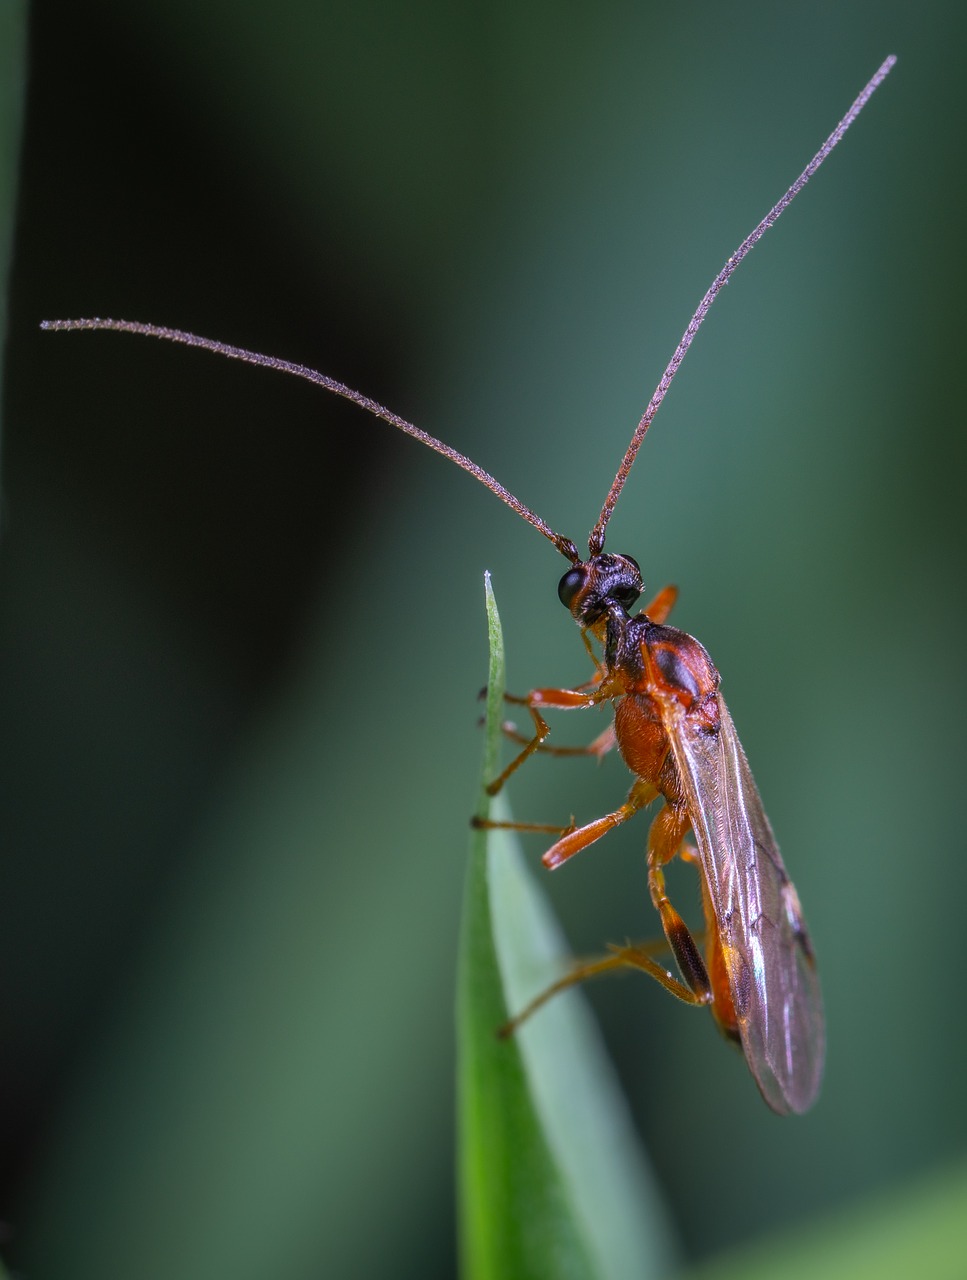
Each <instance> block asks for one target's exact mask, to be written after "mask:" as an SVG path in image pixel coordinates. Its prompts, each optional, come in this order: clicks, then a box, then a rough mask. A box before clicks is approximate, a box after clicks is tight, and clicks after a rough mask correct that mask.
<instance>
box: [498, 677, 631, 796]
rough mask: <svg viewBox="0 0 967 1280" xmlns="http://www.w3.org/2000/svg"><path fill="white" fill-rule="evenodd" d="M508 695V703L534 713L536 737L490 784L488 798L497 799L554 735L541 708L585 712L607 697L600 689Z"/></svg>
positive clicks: (535, 691)
mask: <svg viewBox="0 0 967 1280" xmlns="http://www.w3.org/2000/svg"><path fill="white" fill-rule="evenodd" d="M505 696H506V700H507V701H508V702H513V703H515V704H516V705H519V706H525V707H526V708H527V710H528V711H529V712H530V715H531V719H532V720H533V721H534V736H533V738H530V739H529V740H528V741H527V742H526V745H525V746H524V748H523V750H522V751H520V752H519V753H518V754H517V755H516V756H514V758H513V760H511V762H510V764H509V765H508V766H507V768H506V769H504V771H503V773H501V774H500V775H499V776H498V777H496V778H494V780H493V782H490V783H488V784H487V795H488V796H495V795H496V794H497V792H498V791H500V789H501V788H502V787H503V785H504V783H505V782H506V781H507V779H508V778H509V777H510V775H511V774H512V773H516V772H517V770H518V769H519V768H520V766H521V765H522V764H523V763H524V761H525V760H527V759H529V758H530V756H532V755H533V754H534V752H535V751H537V750H539V749H540V747H541V746H542V744H543V742H544V740H545V739H546V737H547V735H548V734H549V733H550V731H551V726H550V725H549V724H548V723H547V721H546V720H545V719H544V717H543V716H542V715H541V713H540V711H539V710H538V707H554V708H556V709H558V710H563V711H570V710H583V709H584V708H585V707H596V706H597V705H598V703H599V702H602V701H604V698H605V696H606V695H605V694H603V693H602V691H601V689H600V688H597V689H595V690H593V691H592V692H591V693H582V692H581V690H580V689H532V690H531V692H530V693H529V694H528V695H527V697H526V698H515V697H513V696H508V695H505Z"/></svg>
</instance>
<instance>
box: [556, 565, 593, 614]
mask: <svg viewBox="0 0 967 1280" xmlns="http://www.w3.org/2000/svg"><path fill="white" fill-rule="evenodd" d="M586 582H587V574H586V572H585V571H584V569H583V568H582V567H581V566H580V565H577V566H575V568H573V569H568V571H567V573H566V574H565V575H564V577H563V578H562V579H561V581H560V582H559V583H558V584H557V594H558V597H559V598H560V601H561V604H562V605H563V606H564V608H565V609H570V607H571V606H572V605H573V604H574V601H575V600H576V599H577V598H578V596H579V595H580V594H581V592H582V591H583V589H584V585H585V583H586Z"/></svg>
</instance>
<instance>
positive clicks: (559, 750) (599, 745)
mask: <svg viewBox="0 0 967 1280" xmlns="http://www.w3.org/2000/svg"><path fill="white" fill-rule="evenodd" d="M500 728H501V732H502V733H503V735H504V737H505V738H509V739H510V740H511V742H517V743H521V744H522V745H524V746H526V745H527V744H528V743H529V742H530V738H527V737H525V736H524V734H522V733H521V732H520V730H519V729H518V728H517V726H516V725H515V724H513V723H511V721H510V720H505V721H504V723H503V724H502V725H501V726H500ZM616 743H617V738H616V737H615V732H614V725H613V724H609V725H608V727H607V728H606V729H604V730H603V731H602V732H601V733H599V734H598V736H597V737H596V738H594V739H593V740H592V741H591V742H589V743H587V744H586V745H585V746H583V747H549V746H547V744H546V743H543V742H542V743H541V744H540V746H538V747H537V750H538V751H539V752H541V754H542V755H548V756H597V757H598V759H599V760H600V759H601V758H602V757H603V756H606V755H607V754H608V752H609V751H611V750H612V749H613V747H614V746H615V744H616Z"/></svg>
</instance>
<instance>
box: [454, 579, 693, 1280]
mask: <svg viewBox="0 0 967 1280" xmlns="http://www.w3.org/2000/svg"><path fill="white" fill-rule="evenodd" d="M486 592H487V615H488V625H489V632H490V674H489V683H488V699H487V745H486V748H485V753H484V779H485V780H486V779H488V778H492V777H494V776H495V775H496V772H497V767H496V762H497V757H498V752H499V743H500V722H501V715H502V702H503V689H504V654H503V645H502V640H501V631H500V620H499V618H498V615H497V609H496V604H495V602H494V598H493V593H492V591H491V587H490V580H489V576H488V577H487V580H486ZM487 808H488V806H487V801H486V797H485V798H484V800H483V801H482V805H481V809H480V810H479V812H480V813H481V815H482V816H483V815H485V814H486V812H487ZM498 812H499V816H500V817H501V818H506V816H507V809H506V806H505V805H503V804H501V805H500V806H499V810H498ZM567 965H568V956H567V952H566V949H565V947H564V944H563V941H562V939H561V936H560V933H559V930H558V928H557V926H556V924H555V922H554V920H553V918H552V917H551V915H550V913H549V910H548V908H547V906H546V905H545V903H544V901H543V898H542V895H541V894H540V893H539V891H538V890H537V888H536V886H535V885H534V883H533V881H532V879H531V877H530V875H529V874H528V872H527V870H526V867H525V865H524V862H523V860H522V858H521V855H520V851H519V849H518V847H517V842H516V840H515V839H514V838H513V837H512V836H511V834H510V833H508V832H504V831H490V832H484V831H481V832H478V833H476V834H475V836H474V839H473V842H472V847H471V858H470V868H469V873H468V877H467V886H466V895H465V901H464V917H463V936H462V950H461V957H460V976H459V985H458V1011H457V1034H458V1052H459V1064H458V1073H459V1074H458V1107H459V1140H460V1144H461V1149H460V1157H459V1165H460V1178H461V1187H460V1213H461V1235H462V1239H461V1246H462V1261H463V1270H464V1275H465V1276H466V1277H467V1278H468V1280H487V1278H488V1277H506V1276H514V1277H520V1278H524V1277H530V1276H533V1277H547V1278H556V1277H616V1278H617V1277H622V1278H626V1277H629V1276H635V1277H648V1276H655V1275H664V1274H667V1273H668V1272H669V1270H670V1269H671V1259H672V1256H673V1251H672V1247H671V1235H670V1231H669V1227H668V1223H667V1219H666V1215H665V1210H664V1206H663V1203H662V1201H661V1197H660V1195H659V1193H658V1191H657V1188H656V1186H655V1183H654V1178H653V1175H652V1174H651V1172H650V1170H649V1168H648V1165H647V1163H646V1160H645V1158H644V1156H643V1154H642V1153H641V1151H640V1149H639V1147H638V1145H637V1143H636V1139H635V1135H634V1131H633V1126H632V1122H631V1117H630V1115H629V1112H628V1109H627V1105H626V1103H625V1101H624V1099H623V1097H622V1096H621V1094H620V1092H619V1090H618V1087H617V1083H616V1080H615V1077H614V1072H613V1070H612V1068H611V1065H610V1063H609V1062H608V1060H607V1057H606V1056H605V1053H604V1050H603V1048H602V1045H601V1043H600V1040H599V1037H598V1034H597V1030H596V1027H595V1025H594V1022H593V1020H592V1018H591V1016H590V1013H589V1012H588V1010H587V1008H586V1005H585V1003H584V1001H583V999H582V997H581V996H580V995H579V994H578V993H577V992H575V991H569V992H567V993H565V994H563V995H560V996H558V997H555V999H554V1000H553V1001H551V1002H550V1004H549V1005H548V1006H547V1008H545V1009H542V1010H541V1011H540V1013H539V1014H538V1015H537V1016H535V1017H534V1018H533V1020H532V1021H530V1022H529V1023H528V1024H527V1025H526V1026H525V1027H524V1028H522V1030H521V1031H519V1032H518V1033H517V1034H516V1035H515V1036H514V1037H513V1038H512V1039H511V1040H506V1041H505V1040H500V1039H498V1038H497V1036H496V1034H495V1031H496V1028H497V1027H499V1026H500V1025H501V1024H502V1023H503V1022H504V1021H506V1019H507V1017H508V1014H509V1013H510V1012H513V1011H517V1010H519V1009H521V1008H522V1007H523V1006H524V1005H525V1004H526V1003H527V1001H528V1000H529V999H530V998H531V997H532V996H533V995H534V994H536V993H537V992H539V991H540V990H542V989H543V988H544V987H545V986H547V985H548V984H549V983H550V982H551V981H553V980H554V978H555V977H557V976H559V975H560V974H561V972H563V971H565V970H566V968H567Z"/></svg>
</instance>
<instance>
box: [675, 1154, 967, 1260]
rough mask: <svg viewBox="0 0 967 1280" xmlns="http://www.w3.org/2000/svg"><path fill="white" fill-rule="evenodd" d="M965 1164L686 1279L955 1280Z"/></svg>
mask: <svg viewBox="0 0 967 1280" xmlns="http://www.w3.org/2000/svg"><path fill="white" fill-rule="evenodd" d="M965 1221H967V1164H965V1163H964V1162H963V1161H962V1160H961V1161H960V1163H958V1164H955V1165H951V1166H949V1167H948V1168H946V1169H942V1170H940V1171H937V1172H934V1173H932V1174H931V1175H929V1176H928V1177H926V1178H921V1179H918V1180H917V1181H914V1182H909V1183H907V1185H906V1186H904V1187H902V1188H900V1189H899V1190H893V1191H890V1192H889V1193H887V1194H885V1195H882V1196H880V1197H878V1198H877V1199H875V1200H873V1201H871V1202H870V1203H868V1204H866V1205H854V1206H853V1207H852V1208H851V1209H850V1210H849V1212H848V1213H845V1214H841V1215H838V1216H837V1217H835V1218H833V1217H830V1218H827V1219H826V1220H825V1221H822V1220H818V1219H816V1218H813V1219H812V1220H811V1221H809V1222H808V1223H806V1224H805V1225H804V1226H802V1227H800V1228H798V1229H797V1230H795V1231H788V1232H784V1233H782V1235H777V1236H774V1237H772V1238H771V1239H768V1240H761V1241H758V1242H756V1243H755V1244H753V1245H751V1246H750V1247H747V1248H743V1249H736V1250H734V1251H730V1252H729V1253H728V1254H723V1255H722V1256H721V1257H718V1258H713V1259H712V1260H711V1261H710V1262H709V1263H707V1264H706V1265H705V1266H702V1267H699V1268H698V1269H697V1270H696V1271H694V1272H689V1277H690V1280H774V1278H775V1277H780V1276H781V1277H782V1280H812V1277H813V1276H822V1277H823V1280H907V1277H909V1276H923V1277H929V1280H960V1278H961V1277H962V1276H963V1274H964V1222H965Z"/></svg>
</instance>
